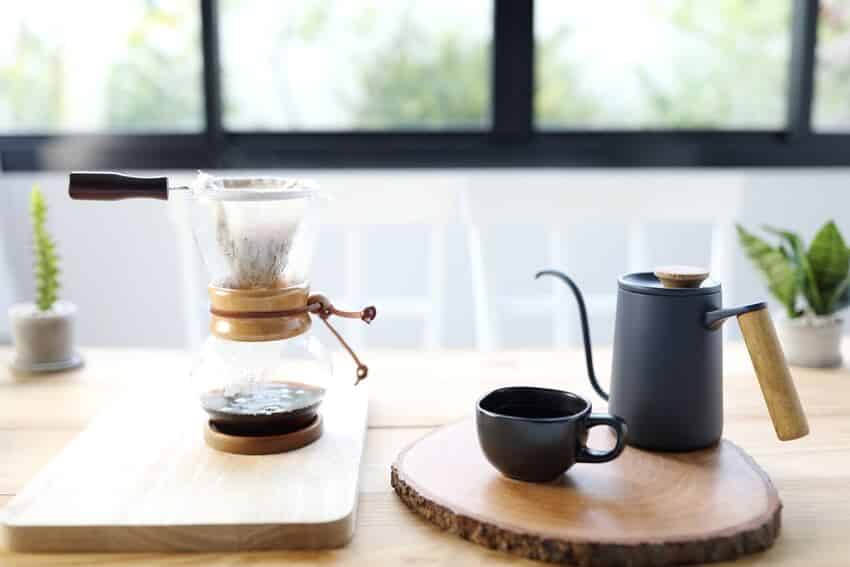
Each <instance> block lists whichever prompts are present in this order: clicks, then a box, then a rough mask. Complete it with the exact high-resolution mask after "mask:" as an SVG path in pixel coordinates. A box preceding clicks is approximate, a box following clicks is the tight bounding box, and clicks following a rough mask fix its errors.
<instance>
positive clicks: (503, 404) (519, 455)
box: [476, 386, 626, 482]
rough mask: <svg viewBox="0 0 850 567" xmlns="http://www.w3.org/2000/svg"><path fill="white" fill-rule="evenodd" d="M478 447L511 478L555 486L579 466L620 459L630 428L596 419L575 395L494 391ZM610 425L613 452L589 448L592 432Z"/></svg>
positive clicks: (480, 418)
mask: <svg viewBox="0 0 850 567" xmlns="http://www.w3.org/2000/svg"><path fill="white" fill-rule="evenodd" d="M476 422H477V425H478V442H479V443H480V444H481V449H482V450H483V451H484V456H486V457H487V460H488V461H490V464H492V465H493V466H494V467H496V468H497V469H498V470H499V472H501V473H502V474H503V475H505V476H506V477H508V478H513V479H516V480H523V481H526V482H548V481H551V480H555V479H556V478H558V477H559V476H560V475H561V474H563V473H564V472H565V471H566V470H567V469H569V468H570V467H571V466H573V465H574V464H575V463H605V462H608V461H611V460H613V459H616V458H617V457H618V456H619V455H620V453H622V452H623V447H624V446H625V443H626V422H625V421H623V420H622V419H620V418H619V417H615V416H612V415H607V414H592V413H591V405H590V402H589V401H587V400H585V399H584V398H582V397H581V396H577V395H576V394H573V393H571V392H564V391H562V390H553V389H550V388H533V387H527V386H517V387H510V388H499V389H498V390H493V391H492V392H490V393H489V394H487V395H486V396H484V397H483V398H481V399H480V400H479V401H478V406H477V413H476ZM597 425H605V426H608V427H610V428H611V429H613V430H614V432H615V433H616V435H617V442H616V444H615V445H614V447H613V448H612V449H610V450H608V451H599V450H596V449H591V448H589V447H588V446H587V431H588V429H590V428H591V427H595V426H597Z"/></svg>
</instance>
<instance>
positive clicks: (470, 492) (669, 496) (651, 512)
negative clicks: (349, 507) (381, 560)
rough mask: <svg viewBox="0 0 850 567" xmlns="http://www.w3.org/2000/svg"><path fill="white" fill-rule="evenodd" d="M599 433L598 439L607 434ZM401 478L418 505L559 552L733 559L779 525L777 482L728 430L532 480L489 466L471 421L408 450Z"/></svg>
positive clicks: (651, 562)
mask: <svg viewBox="0 0 850 567" xmlns="http://www.w3.org/2000/svg"><path fill="white" fill-rule="evenodd" d="M593 437H594V438H593V439H592V440H591V443H590V444H591V445H592V446H603V443H605V441H606V440H605V439H604V437H605V435H599V436H597V435H594V436H593ZM612 441H613V440H610V439H609V440H608V442H612ZM391 482H392V485H393V488H394V489H395V491H396V493H397V494H398V496H399V497H400V498H401V500H402V501H403V502H404V503H405V504H406V505H407V506H408V507H409V508H410V509H411V510H413V511H414V512H416V513H417V514H419V515H420V516H422V517H423V518H425V519H426V520H428V521H429V522H432V523H434V524H436V525H437V526H439V527H441V528H443V529H445V530H448V531H449V532H451V533H454V534H457V535H459V536H460V537H462V538H464V539H468V540H470V541H473V542H475V543H477V544H479V545H483V546H485V547H489V548H491V549H497V550H500V551H506V552H510V553H513V554H516V555H520V556H523V557H528V558H531V559H538V560H544V561H551V562H555V563H572V564H577V565H581V566H597V565H599V566H602V565H606V566H612V565H622V566H629V567H639V566H653V567H655V566H666V565H680V564H688V563H704V562H713V561H724V560H729V559H734V558H736V557H739V556H742V555H745V554H749V553H754V552H757V551H762V550H764V549H767V548H768V547H770V546H771V545H772V544H773V542H774V540H775V539H776V537H777V536H778V534H779V524H780V510H781V504H780V502H779V497H778V495H777V493H776V489H775V488H774V487H773V485H772V484H771V482H770V479H769V478H768V477H767V475H766V474H765V473H764V472H763V471H762V470H761V469H760V468H759V467H758V465H756V463H755V462H754V461H753V460H752V458H750V457H749V456H748V455H747V454H746V453H745V452H744V451H743V450H741V449H739V448H738V447H737V446H735V445H734V444H732V443H730V442H728V441H725V440H723V441H721V442H720V444H719V445H718V446H717V447H714V448H711V449H705V450H702V451H694V452H690V453H651V452H648V451H642V450H639V449H635V448H633V447H627V448H626V450H625V451H624V452H623V454H622V455H621V456H620V457H619V458H618V459H616V460H614V461H611V462H609V463H604V464H578V465H575V466H574V467H573V468H571V469H570V470H569V471H568V472H567V473H566V474H565V475H563V476H562V477H561V478H560V479H558V480H556V481H554V482H551V483H546V484H531V483H524V482H519V481H515V480H509V479H506V478H504V477H503V476H501V475H500V474H499V473H498V471H496V470H495V469H494V468H493V467H492V466H490V464H489V463H488V462H487V460H486V459H485V457H484V455H483V454H482V453H481V450H480V448H479V446H478V439H477V435H476V431H475V423H474V421H473V420H466V421H463V422H460V423H457V424H454V425H449V426H446V427H443V428H440V429H438V430H436V431H435V432H433V433H431V434H429V435H427V436H426V437H424V438H422V439H420V440H419V441H417V442H416V443H414V444H413V445H411V446H410V447H408V448H407V449H405V450H404V451H403V452H402V453H401V454H400V455H399V457H398V459H397V460H396V462H395V464H394V465H393V468H392V474H391Z"/></svg>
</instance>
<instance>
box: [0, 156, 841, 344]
mask: <svg viewBox="0 0 850 567" xmlns="http://www.w3.org/2000/svg"><path fill="white" fill-rule="evenodd" d="M277 173H281V172H277ZM286 173H288V174H293V173H296V174H297V175H302V176H309V177H313V178H316V179H317V180H318V181H319V182H320V183H321V184H322V186H323V187H324V188H325V189H326V190H327V191H328V192H330V193H331V194H332V196H333V197H334V200H333V201H332V203H331V205H330V206H329V210H328V214H327V218H328V222H327V224H326V226H325V229H324V231H323V235H322V238H321V240H320V244H319V248H318V250H317V256H316V261H315V269H314V274H313V288H314V289H317V290H318V289H321V290H324V291H327V293H328V294H329V295H330V296H331V297H338V298H344V296H345V295H346V294H348V295H353V296H354V297H349V298H347V301H348V302H349V303H348V306H349V307H352V308H353V307H361V306H362V305H365V304H367V303H370V302H373V301H374V302H376V303H377V304H378V308H379V319H378V320H377V321H376V322H375V324H374V325H373V327H372V328H369V329H367V330H365V332H363V333H358V329H356V328H355V324H354V323H344V324H343V327H344V332H345V333H346V334H351V335H353V336H354V337H355V340H354V342H355V343H358V342H362V343H363V344H366V345H368V346H370V347H373V346H374V347H418V346H420V345H422V344H423V340H424V333H425V331H424V329H425V327H424V325H423V321H422V318H421V317H419V316H416V315H409V316H403V315H396V316H392V314H391V313H387V312H386V310H385V311H383V312H382V311H381V302H380V301H379V299H380V300H383V301H384V303H386V304H387V305H397V306H398V307H399V308H404V307H405V305H408V304H411V303H410V301H407V302H405V301H402V300H403V299H405V298H406V297H408V296H414V295H415V296H423V297H425V299H426V300H428V301H430V300H431V298H433V297H438V303H439V304H438V305H432V306H431V307H432V308H433V310H434V311H433V314H432V315H429V316H430V317H439V318H440V321H441V323H442V325H441V326H440V330H439V336H440V343H441V345H443V346H446V347H472V346H473V345H475V344H476V343H475V326H474V322H473V321H474V318H475V317H474V315H475V314H474V301H473V291H472V281H473V280H472V276H471V269H470V261H469V260H470V258H469V256H468V247H467V236H468V233H467V230H466V228H467V226H466V224H465V222H466V219H467V216H466V214H465V213H468V212H469V211H468V210H464V209H463V207H462V205H463V204H464V203H466V206H469V203H468V199H467V200H466V201H465V200H464V195H467V196H468V195H475V196H477V197H478V198H479V200H480V198H481V196H482V195H483V196H485V197H486V196H487V195H489V193H488V192H489V191H492V194H493V195H494V197H493V199H492V200H491V203H495V204H496V205H497V207H498V208H501V209H502V211H503V212H507V213H509V214H508V215H502V216H503V217H505V216H507V217H508V220H499V221H498V222H495V221H494V222H492V223H483V226H482V227H481V239H482V247H483V254H484V259H485V262H484V265H485V268H486V277H487V283H488V287H489V289H490V291H491V293H492V294H493V295H496V296H497V295H521V296H529V297H534V296H535V295H537V294H544V293H548V291H549V290H550V287H549V284H543V283H541V282H535V281H534V280H533V278H532V275H533V273H534V272H535V271H536V270H537V269H540V268H543V267H549V254H548V252H547V250H549V249H550V248H551V247H552V246H553V245H556V246H557V248H559V249H560V252H561V253H562V257H563V258H564V265H561V266H558V267H560V268H562V269H564V270H566V271H568V272H570V273H572V274H575V275H576V276H577V278H578V279H579V283H580V285H582V287H583V289H584V290H585V291H586V292H588V293H594V294H607V293H612V292H614V291H615V289H616V287H615V286H616V277H617V275H618V274H620V273H622V272H625V271H626V270H627V269H628V252H627V251H628V249H629V234H630V233H629V227H628V223H626V222H624V221H623V220H622V219H623V218H625V216H624V214H625V215H628V213H629V210H630V209H629V207H633V206H634V203H635V202H639V203H642V204H643V205H645V206H648V207H662V208H663V207H664V206H665V205H664V200H665V199H664V195H666V194H669V192H671V191H672V192H675V193H677V194H685V195H688V196H693V198H694V202H695V203H698V202H699V201H700V199H698V197H699V196H701V195H702V196H704V195H706V194H709V193H712V194H713V192H714V190H713V188H716V190H717V194H718V195H725V193H724V192H723V190H724V189H728V187H727V186H729V185H730V184H733V183H734V184H735V185H736V187H740V203H739V205H738V208H737V213H736V214H735V218H736V219H737V220H739V221H740V222H743V223H745V224H746V225H748V226H750V227H757V226H758V225H760V224H762V223H770V224H773V225H778V226H783V227H788V228H792V229H794V230H798V231H800V232H801V233H802V234H803V235H804V236H805V237H806V238H809V237H811V235H812V233H813V232H814V230H816V228H817V227H818V226H819V225H820V224H822V223H823V222H824V221H825V220H827V219H830V218H833V219H835V220H836V222H837V223H838V224H839V226H840V227H841V228H842V230H843V231H844V232H845V234H847V235H848V236H850V169H779V170H738V171H730V170H724V171H717V170H711V171H705V170H702V171H696V170H672V171H671V170H658V171H647V170H616V171H600V170H594V171H587V170H579V171H577V170H557V169H541V170H504V171H503V170H489V171H471V170H439V171H416V170H409V171H365V172H364V171H333V172H325V171H313V172H303V171H302V172H286ZM188 175H190V174H189V173H186V172H182V173H181V174H178V175H177V177H182V178H186V177H187V176H188ZM33 183H39V184H40V185H41V186H42V189H43V190H44V192H45V193H46V197H47V200H48V203H49V206H50V211H49V221H48V222H49V226H50V229H51V230H52V232H53V234H54V235H55V236H56V238H57V240H58V241H59V251H60V254H61V261H62V269H63V291H62V295H63V296H64V297H65V298H67V299H70V300H72V301H74V302H76V303H77V304H78V305H79V307H80V317H79V336H80V342H81V343H83V344H86V345H121V346H163V347H180V346H185V345H187V344H188V342H187V338H186V318H187V314H189V315H192V314H193V313H195V311H193V310H194V309H196V308H195V307H192V308H190V309H188V310H187V309H186V307H185V306H186V303H187V297H186V296H187V292H186V286H184V284H183V283H182V282H183V280H182V279H181V273H182V272H181V263H182V262H184V261H185V260H184V258H183V257H182V256H181V248H180V246H181V242H180V240H179V237H178V232H177V231H176V230H175V224H174V223H173V222H172V218H173V217H175V216H179V214H178V215H175V214H174V211H172V214H169V207H173V206H174V205H173V204H171V203H169V204H166V203H161V202H153V201H123V202H115V203H87V202H77V201H71V200H70V199H69V198H68V197H67V195H66V178H65V176H64V175H60V174H27V175H17V174H16V175H9V174H6V175H2V174H0V239H2V241H0V242H2V245H0V310H3V311H5V308H6V307H7V306H8V304H9V303H10V302H11V301H13V300H14V301H21V300H27V299H30V298H31V297H32V294H33V282H32V275H31V272H32V267H31V258H30V242H31V241H30V234H29V231H30V227H29V220H28V216H27V209H28V194H29V189H30V187H31V186H32V184H33ZM600 184H601V185H600ZM600 186H604V187H605V190H604V191H601V190H597V189H596V188H597V187H600ZM532 194H533V195H534V196H533V197H532V196H531V195H532ZM636 196H637V197H636ZM717 199H718V200H720V201H721V203H720V206H721V208H723V207H726V206H728V207H730V210H731V207H732V204H731V203H727V202H726V201H725V199H726V197H725V196H723V197H717ZM702 206H703V205H699V204H696V205H694V208H700V207H702ZM576 211H589V212H588V213H587V214H585V213H584V212H582V213H581V214H575V212H576ZM491 212H492V211H491ZM561 213H563V222H558V218H559V217H560V215H561ZM512 216H515V218H513V219H511V218H510V217H512ZM364 219H369V220H364ZM541 219H549V220H548V221H547V222H554V223H555V224H556V225H558V224H560V225H562V226H559V227H558V228H559V230H560V231H561V241H560V242H558V243H554V244H553V242H551V240H550V239H549V236H548V234H547V228H546V227H544V224H546V223H544V222H543V221H542V220H541ZM511 220H512V221H513V222H509V221H511ZM433 226H438V227H440V230H439V231H436V233H439V234H441V235H442V237H441V238H443V239H444V242H445V254H444V255H443V256H442V257H441V258H440V260H441V263H442V267H443V270H444V275H442V276H441V278H440V279H441V281H443V282H444V285H442V286H440V287H441V289H442V293H441V294H437V295H436V296H428V295H427V294H428V291H429V286H431V285H435V282H433V281H432V280H433V278H431V277H430V276H429V275H430V274H431V273H432V272H434V266H433V264H429V260H428V258H429V256H428V253H429V250H430V246H431V245H432V244H434V243H439V242H440V240H439V238H437V239H435V231H434V230H432V227H433ZM647 238H648V243H649V250H650V255H649V257H648V258H647V259H646V261H647V263H648V264H649V265H647V266H646V268H647V269H649V268H651V267H652V265H653V264H656V263H669V262H674V261H675V262H679V263H697V264H705V263H707V261H708V257H709V248H710V226H709V225H708V223H696V224H693V223H692V221H690V220H688V219H686V220H685V221H684V224H682V223H677V222H674V221H672V220H669V219H668V220H665V221H663V222H658V223H655V224H653V225H652V226H650V227H649V228H648V230H647ZM353 256H354V257H353ZM191 260H192V261H193V262H195V261H196V259H195V258H192V259H191ZM731 268H732V270H731V277H726V278H724V282H723V283H724V293H725V294H726V298H727V301H728V302H730V303H731V302H732V301H734V302H744V301H749V300H756V299H759V298H762V297H764V296H765V289H764V287H763V285H762V284H761V282H760V281H759V280H758V278H757V277H756V275H755V274H754V272H753V271H752V269H751V268H750V267H749V265H748V264H747V261H746V259H745V258H744V257H743V256H742V255H741V254H740V252H739V251H738V250H737V247H735V250H734V256H733V262H732V264H731ZM205 283H206V282H205V281H204V279H203V277H201V278H199V279H198V281H197V282H195V284H191V285H190V288H191V289H194V290H195V291H194V296H193V297H190V299H191V300H192V301H193V302H195V303H197V304H198V305H201V304H202V302H203V300H204V285H205ZM190 295H191V294H190ZM561 298H562V300H563V301H561V304H560V305H557V306H556V311H557V312H558V313H557V316H558V317H562V318H564V320H565V321H568V322H569V323H570V324H571V326H570V327H569V332H568V337H567V342H570V343H576V341H577V340H578V336H577V334H576V326H575V325H574V324H573V323H574V321H575V317H576V312H575V307H574V304H573V302H572V300H571V299H570V298H568V297H567V296H565V295H562V296H561ZM202 310H203V307H198V308H197V318H198V320H199V323H198V326H199V327H202V325H203V317H204V315H203V311H202ZM390 311H391V310H390ZM495 311H496V312H495V313H494V324H496V325H499V327H500V328H501V329H502V331H503V332H502V333H501V334H502V338H503V341H502V343H501V345H500V346H504V347H534V346H548V345H551V344H552V340H553V325H552V319H551V318H550V317H549V316H548V315H547V314H545V313H531V312H530V313H528V314H525V315H523V314H518V313H514V314H513V315H511V314H505V313H500V312H499V310H498V309H495ZM591 318H592V321H593V334H594V339H595V342H597V343H604V342H607V341H610V339H611V326H612V317H611V314H610V313H607V312H602V311H599V312H597V313H591ZM730 327H731V326H730ZM7 328H8V323H7V320H6V317H5V315H3V316H2V317H0V341H2V337H3V335H4V330H5V329H7ZM198 332H199V333H200V331H198ZM730 334H732V335H734V334H735V333H734V331H732V332H731V333H730Z"/></svg>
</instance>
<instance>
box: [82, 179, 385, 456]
mask: <svg viewBox="0 0 850 567" xmlns="http://www.w3.org/2000/svg"><path fill="white" fill-rule="evenodd" d="M184 190H185V191H190V192H191V195H192V200H191V202H192V206H191V225H192V230H193V232H194V235H195V239H196V241H197V243H198V246H199V248H200V250H201V254H202V256H203V258H204V262H205V264H206V266H207V269H208V271H209V274H210V283H209V286H208V295H209V302H210V336H209V337H208V338H207V339H206V341H205V343H204V345H203V347H202V349H201V353H200V355H199V357H198V358H197V360H196V363H195V364H194V366H193V369H192V381H193V384H194V386H195V389H196V391H197V394H198V397H199V400H200V404H201V406H202V407H203V409H204V410H205V411H206V412H207V414H208V415H209V423H208V424H207V426H206V428H205V440H206V442H207V444H208V445H210V446H212V447H213V448H216V449H219V450H223V451H227V452H236V453H250V454H264V453H276V452H282V451H287V450H292V449H296V448H299V447H302V446H304V445H307V444H309V443H311V442H313V441H315V440H316V439H318V438H319V437H320V436H321V432H322V417H321V414H320V412H319V408H320V405H321V403H322V400H323V399H324V398H325V396H326V395H327V394H328V393H329V392H330V391H331V390H336V391H337V392H336V393H338V394H340V395H345V390H346V389H348V388H353V387H354V386H355V385H356V384H357V383H359V382H360V381H361V380H363V379H364V378H366V376H367V374H368V368H367V367H366V365H364V364H362V363H361V362H360V360H359V359H358V357H357V356H356V354H355V353H354V352H353V351H352V350H351V348H350V347H349V346H348V344H347V343H346V342H345V340H344V339H343V338H342V336H341V335H340V334H339V333H338V332H337V331H336V330H335V329H334V327H333V326H332V325H331V323H330V322H329V321H328V319H329V318H330V317H332V316H341V317H346V318H358V319H361V320H362V321H364V322H366V323H370V322H371V321H372V320H373V319H374V317H375V314H376V311H375V308H374V307H367V308H366V309H364V310H362V311H358V312H348V311H341V310H339V309H336V308H335V307H334V306H333V305H332V304H331V302H330V301H329V300H328V299H327V298H326V297H325V296H323V295H320V294H311V293H310V285H309V280H308V272H309V267H310V260H311V258H312V248H313V243H314V240H315V232H316V228H317V227H316V221H317V218H316V217H317V213H318V210H317V209H318V205H319V202H320V195H319V190H318V187H317V186H316V185H315V184H314V183H311V182H309V181H301V180H293V179H282V178H276V177H256V178H235V177H213V176H210V175H206V174H199V175H198V177H197V178H196V179H195V181H194V183H193V184H192V186H191V187H174V188H169V187H168V180H167V178H164V177H156V178H141V177H130V176H125V175H120V174H115V173H96V172H80V173H72V174H71V176H70V183H69V193H70V196H71V198H73V199H87V200H117V199H125V198H139V197H142V198H155V199H167V198H168V195H169V193H170V192H172V191H184ZM316 317H317V318H319V320H321V321H322V322H323V323H324V324H325V325H326V326H327V327H328V329H329V330H330V331H331V333H332V334H333V335H334V336H335V337H336V338H337V339H338V340H339V341H340V343H341V345H342V346H343V347H344V348H345V349H346V350H347V351H348V353H349V354H350V355H351V356H352V358H353V359H354V361H355V363H356V364H357V371H356V379H355V380H351V379H346V378H344V377H342V376H338V375H336V374H334V372H333V368H332V365H331V359H330V355H329V353H328V352H327V351H326V350H325V349H324V347H323V346H322V344H321V343H320V341H319V340H318V339H317V338H316V337H315V336H314V335H313V334H312V333H311V332H310V329H311V327H312V322H313V318H316Z"/></svg>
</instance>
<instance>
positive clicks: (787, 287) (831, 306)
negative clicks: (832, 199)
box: [737, 221, 850, 319]
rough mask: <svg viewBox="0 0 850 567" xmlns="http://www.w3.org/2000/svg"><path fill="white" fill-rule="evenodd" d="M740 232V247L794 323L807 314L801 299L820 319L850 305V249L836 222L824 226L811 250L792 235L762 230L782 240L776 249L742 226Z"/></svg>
mask: <svg viewBox="0 0 850 567" xmlns="http://www.w3.org/2000/svg"><path fill="white" fill-rule="evenodd" d="M737 228H738V239H739V241H740V243H741V246H742V247H743V248H744V251H745V252H746V253H747V256H748V257H749V258H750V260H751V261H752V262H753V264H754V265H755V267H756V268H757V269H758V270H759V272H760V273H761V274H762V276H763V277H764V279H765V280H766V282H767V287H768V289H770V292H771V293H772V294H773V295H774V296H775V297H776V299H778V300H779V301H780V302H781V303H782V305H783V306H784V307H785V311H786V312H787V314H788V316H789V317H790V318H792V319H793V318H796V317H800V316H802V315H803V314H804V313H806V311H807V310H806V309H798V302H797V300H798V298H799V297H802V298H803V299H804V300H805V304H806V306H807V308H808V311H809V312H810V313H814V314H815V315H831V314H833V313H835V312H836V311H840V310H841V309H844V308H845V307H847V306H848V305H850V289H849V288H850V249H848V248H847V245H846V244H845V242H844V239H843V238H842V236H841V232H840V231H839V230H838V227H837V226H836V225H835V222H833V221H829V222H827V223H826V224H824V225H823V226H822V227H821V229H820V230H818V232H817V234H815V237H814V239H813V240H812V243H811V244H810V245H809V247H808V249H807V248H806V246H805V244H804V242H803V239H802V238H800V236H799V235H798V234H796V233H794V232H791V231H788V230H780V229H777V228H773V227H769V226H765V227H763V228H764V230H765V232H767V233H769V234H771V235H773V236H775V237H778V238H779V244H778V245H776V246H774V245H772V244H771V243H769V242H767V241H766V240H764V239H762V238H760V237H759V236H756V235H755V234H753V233H751V232H748V231H747V230H746V229H745V228H744V227H742V226H741V225H738V226H737Z"/></svg>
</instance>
